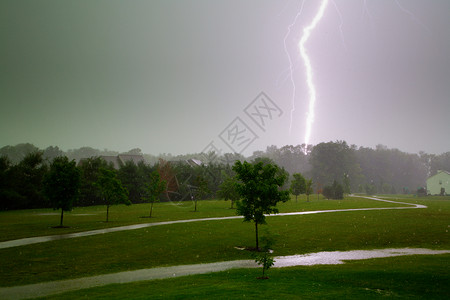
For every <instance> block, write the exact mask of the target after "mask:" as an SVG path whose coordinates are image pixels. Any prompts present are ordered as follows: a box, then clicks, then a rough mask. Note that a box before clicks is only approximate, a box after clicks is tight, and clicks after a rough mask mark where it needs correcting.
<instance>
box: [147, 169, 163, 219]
mask: <svg viewBox="0 0 450 300" xmlns="http://www.w3.org/2000/svg"><path fill="white" fill-rule="evenodd" d="M166 186H167V185H166V182H165V181H164V180H162V179H161V176H160V175H159V173H158V171H156V170H155V171H153V172H152V173H151V174H150V178H149V181H148V182H147V183H146V184H145V187H146V189H145V193H144V196H143V199H144V200H145V201H146V202H149V203H150V204H151V206H150V214H149V218H151V217H152V212H153V204H154V203H155V202H159V196H160V195H161V193H163V192H164V191H165V190H166Z"/></svg>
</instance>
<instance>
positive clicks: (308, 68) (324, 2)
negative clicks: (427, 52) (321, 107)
mask: <svg viewBox="0 0 450 300" xmlns="http://www.w3.org/2000/svg"><path fill="white" fill-rule="evenodd" d="M331 1H332V2H333V5H334V7H335V9H336V12H337V14H338V15H339V18H340V21H341V22H340V25H339V30H340V34H341V39H342V43H343V46H344V48H345V49H347V46H346V44H345V40H344V33H343V30H342V27H343V18H342V14H341V12H340V11H339V8H338V6H337V4H336V3H335V2H334V1H333V0H331ZM328 2H329V0H321V2H320V7H319V10H318V11H317V14H316V15H315V16H314V18H313V20H312V22H311V23H310V24H309V25H308V26H306V27H304V28H303V34H302V36H301V39H300V41H299V42H298V49H299V52H300V56H301V59H302V60H303V63H304V67H305V75H306V84H307V88H308V94H309V107H308V112H307V116H306V130H305V148H304V151H305V154H307V152H308V151H307V147H308V144H309V141H310V137H311V131H312V124H313V123H314V116H315V114H314V106H315V103H316V88H315V85H314V81H313V70H312V65H311V60H310V58H309V56H308V54H307V51H306V48H305V44H306V42H307V41H308V39H309V37H310V35H311V32H312V31H313V30H314V29H315V28H316V26H317V24H318V23H319V22H320V20H321V19H322V17H323V15H324V13H325V10H326V8H327V6H328ZM393 2H394V3H395V4H396V5H397V6H398V8H399V9H400V10H401V11H402V12H404V13H406V14H408V15H409V16H410V17H411V18H412V19H413V20H414V21H415V22H416V23H418V24H419V25H421V26H423V27H424V28H425V29H427V30H428V28H427V27H426V26H425V25H424V24H423V23H422V22H421V21H420V20H419V19H418V18H417V17H416V16H415V15H414V14H413V13H412V12H410V11H409V10H407V9H406V8H404V7H403V6H402V5H401V4H400V3H399V1H398V0H393ZM304 4H305V0H303V1H302V5H301V8H300V10H299V11H298V13H297V15H296V16H295V18H294V21H293V22H292V23H291V24H290V25H289V26H288V30H287V33H286V35H285V37H284V40H283V42H284V51H285V53H286V55H287V57H288V60H289V70H288V71H289V72H290V73H289V78H290V82H291V84H292V87H293V92H292V109H291V115H290V117H291V118H290V123H289V134H291V132H292V119H293V113H294V111H295V98H296V85H295V81H294V64H293V61H292V57H291V55H290V54H289V51H288V49H287V45H286V40H287V38H288V36H289V35H290V34H291V30H292V27H293V26H294V25H295V24H296V23H297V20H298V18H299V17H300V15H301V14H302V11H303V6H304ZM284 9H286V7H285V8H284ZM284 9H283V11H284ZM364 14H367V16H368V17H369V20H370V22H371V25H373V24H372V19H373V17H372V15H371V14H370V11H369V9H368V8H367V0H364V1H363V11H362V17H364Z"/></svg>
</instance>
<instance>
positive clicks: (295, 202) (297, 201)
mask: <svg viewBox="0 0 450 300" xmlns="http://www.w3.org/2000/svg"><path fill="white" fill-rule="evenodd" d="M297 197H298V195H295V203H297V202H298V201H297Z"/></svg>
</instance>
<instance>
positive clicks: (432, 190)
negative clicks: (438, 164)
mask: <svg viewBox="0 0 450 300" xmlns="http://www.w3.org/2000/svg"><path fill="white" fill-rule="evenodd" d="M427 193H428V194H429V195H449V194H450V172H447V171H442V170H438V171H437V174H436V175H433V176H431V177H429V178H428V179H427Z"/></svg>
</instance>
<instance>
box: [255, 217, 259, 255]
mask: <svg viewBox="0 0 450 300" xmlns="http://www.w3.org/2000/svg"><path fill="white" fill-rule="evenodd" d="M255 233H256V251H259V240H258V222H256V221H255Z"/></svg>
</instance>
